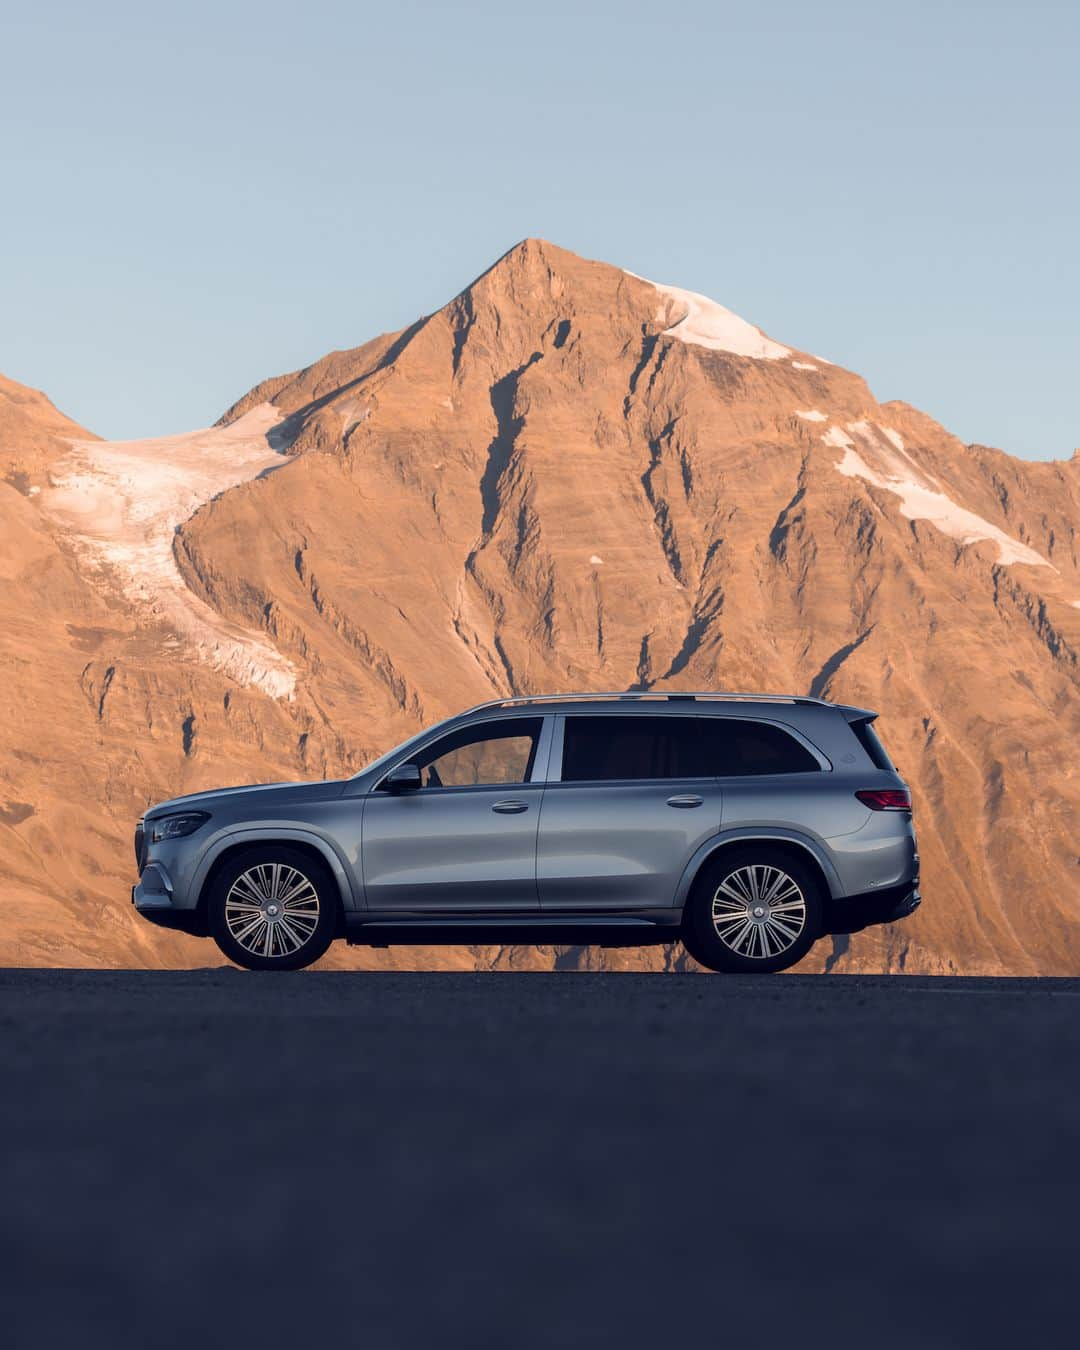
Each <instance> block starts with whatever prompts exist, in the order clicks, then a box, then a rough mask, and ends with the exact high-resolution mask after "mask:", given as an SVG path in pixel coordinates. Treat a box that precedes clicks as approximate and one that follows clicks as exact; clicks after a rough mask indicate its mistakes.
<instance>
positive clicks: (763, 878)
mask: <svg viewBox="0 0 1080 1350" xmlns="http://www.w3.org/2000/svg"><path fill="white" fill-rule="evenodd" d="M712 923H713V929H714V930H715V932H716V936H717V937H718V938H719V939H720V941H721V942H722V943H723V944H724V946H725V947H727V948H728V949H729V950H730V951H733V952H734V953H735V954H736V955H737V956H742V957H749V958H751V959H754V958H756V959H758V960H765V959H769V958H771V957H775V956H781V955H782V954H783V953H784V952H786V951H787V950H788V949H789V948H790V947H793V946H794V945H795V943H796V942H797V941H798V939H799V937H800V935H801V934H802V931H803V929H804V928H805V927H806V897H805V896H804V895H803V893H802V890H801V889H800V887H799V885H798V883H797V882H796V881H795V880H794V879H793V878H792V877H790V876H788V874H787V873H786V872H785V871H783V869H782V868H779V867H772V866H769V865H768V864H764V863H754V864H750V865H748V866H746V867H738V868H736V869H735V870H734V871H732V872H729V873H728V875H727V876H726V877H725V878H724V879H723V881H721V882H720V884H719V886H717V888H716V892H715V894H714V895H713V901H712Z"/></svg>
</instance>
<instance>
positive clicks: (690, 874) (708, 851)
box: [674, 825, 843, 909]
mask: <svg viewBox="0 0 1080 1350" xmlns="http://www.w3.org/2000/svg"><path fill="white" fill-rule="evenodd" d="M763 839H768V840H775V841H776V842H777V843H784V844H797V845H798V846H799V847H800V848H803V849H805V850H806V852H807V853H809V854H810V855H811V857H812V858H813V859H814V861H815V862H817V863H818V865H819V866H820V867H821V870H822V872H823V873H824V876H825V881H826V883H827V884H828V887H829V896H830V898H834V897H836V896H838V895H842V894H843V886H842V884H841V881H840V877H839V874H838V873H837V871H836V868H835V867H834V866H833V864H832V861H831V859H830V858H829V855H828V852H827V851H826V849H825V847H824V845H823V844H822V843H821V841H820V840H819V839H815V838H814V836H813V835H809V834H803V833H802V831H801V830H791V829H781V828H776V829H773V828H771V827H770V826H768V825H747V826H745V827H742V828H736V829H733V830H721V831H720V833H719V834H714V835H712V836H711V837H710V838H709V839H706V840H705V842H704V843H703V844H702V845H701V846H700V847H699V848H698V849H697V851H696V852H695V853H694V854H693V856H692V857H691V858H690V861H689V862H688V863H687V864H686V866H685V867H684V868H683V873H682V876H681V877H680V878H679V884H678V886H677V887H676V889H675V900H674V904H675V907H676V908H677V909H682V907H683V906H684V905H685V904H686V898H687V896H688V895H689V894H690V887H691V886H692V885H693V883H694V878H695V877H696V876H697V874H698V872H699V870H700V868H701V865H702V863H704V862H706V861H707V860H708V858H710V857H711V856H712V854H714V853H715V852H716V851H717V850H718V849H721V848H726V847H727V846H728V845H730V844H741V843H748V842H750V841H752V840H763Z"/></svg>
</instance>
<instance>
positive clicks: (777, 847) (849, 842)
mask: <svg viewBox="0 0 1080 1350" xmlns="http://www.w3.org/2000/svg"><path fill="white" fill-rule="evenodd" d="M875 716H876V714H875V713H873V712H869V711H867V710H866V709H865V708H849V707H843V706H841V705H839V704H832V703H827V702H824V701H823V700H821V699H815V698H798V697H790V696H786V695H772V694H683V693H678V694H579V695H577V694H576V695H554V696H550V697H545V698H511V699H503V700H501V701H499V702H496V703H485V704H482V705H481V706H480V707H477V708H472V709H470V711H468V712H465V713H461V714H460V715H459V716H457V717H452V718H450V719H449V720H448V721H445V722H441V723H439V725H437V726H435V727H432V728H430V729H429V730H427V731H423V732H421V733H420V734H419V735H417V736H414V737H413V738H412V739H411V740H408V741H406V742H405V743H404V744H403V745H399V746H398V747H397V749H395V750H391V751H390V752H389V753H388V754H385V755H383V756H382V757H381V758H380V759H377V760H376V761H375V762H374V763H373V764H370V765H369V766H368V767H367V768H366V769H364V770H363V771H362V772H361V773H359V774H357V775H356V776H355V777H354V778H348V779H345V780H343V781H338V782H319V783H271V784H267V785H265V786H251V787H237V788H223V789H221V790H220V791H217V792H201V793H197V794H196V795H194V796H190V797H177V798H175V799H174V800H172V801H168V802H162V803H161V804H160V805H158V806H155V807H153V808H152V809H151V810H149V811H148V812H147V813H146V816H145V818H144V819H143V820H141V821H139V823H138V825H137V826H136V829H135V854H136V857H137V858H138V864H139V882H138V885H137V886H135V888H134V890H133V892H132V899H133V901H134V904H135V906H136V908H137V909H138V911H139V913H140V914H142V915H144V916H145V917H146V918H147V919H150V920H152V921H154V922H155V923H159V924H163V925H165V926H168V927H174V928H181V929H184V930H185V931H187V932H191V933H197V934H200V935H203V936H207V935H212V936H213V937H214V939H215V940H216V942H217V944H218V946H219V947H220V948H221V950H222V951H223V952H224V953H225V955H226V956H227V957H229V959H230V960H232V961H235V962H237V963H238V964H239V965H242V966H247V967H248V968H249V969H252V970H296V969H298V968H300V967H302V966H306V965H309V964H310V963H311V962H312V961H316V960H318V958H319V957H320V956H322V955H323V953H324V952H325V951H326V950H327V948H328V947H329V945H330V943H331V941H332V940H333V939H334V938H335V937H344V938H345V939H346V940H347V941H348V942H350V943H357V944H362V945H368V946H386V945H388V944H389V943H391V942H394V943H399V942H406V943H408V942H413V943H424V944H427V945H431V944H433V943H442V942H445V943H451V942H453V943H483V942H500V943H506V942H534V943H564V944H565V943H593V944H596V943H600V944H605V945H620V946H627V945H639V944H645V943H657V942H673V941H676V940H681V941H682V942H683V943H684V944H685V946H686V948H687V950H688V951H689V952H690V953H691V955H692V956H693V957H694V958H695V959H696V960H697V961H699V962H700V963H701V964H702V965H704V966H708V967H709V968H710V969H712V970H724V971H773V970H784V969H786V968H787V967H788V966H792V965H794V964H795V963H796V962H797V961H799V960H801V959H802V958H803V957H804V956H805V955H806V953H807V952H808V951H809V949H810V947H811V946H812V945H813V943H814V942H815V940H816V939H817V938H819V937H821V936H823V935H824V934H828V933H850V932H854V931H856V930H857V929H860V928H864V927H866V926H867V925H868V924H873V923H888V922H891V921H892V920H894V919H901V918H904V917H905V916H906V915H908V914H910V913H911V912H912V910H914V909H915V907H916V906H917V905H918V903H919V891H918V883H919V855H918V852H917V851H916V845H915V833H914V830H913V828H912V822H911V798H910V796H909V794H908V790H907V788H906V787H905V785H904V782H903V780H902V779H901V778H900V777H899V775H898V774H897V772H896V769H895V768H894V767H893V765H892V763H891V762H890V760H889V757H888V755H887V754H886V752H885V749H884V747H883V746H882V744H881V742H880V740H879V739H878V737H877V736H876V734H875V732H874V729H873V725H872V723H873V721H874V718H875Z"/></svg>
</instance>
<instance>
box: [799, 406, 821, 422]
mask: <svg viewBox="0 0 1080 1350" xmlns="http://www.w3.org/2000/svg"><path fill="white" fill-rule="evenodd" d="M795 416H796V417H801V418H802V420H803V421H804V422H827V421H828V420H829V414H828V413H823V412H822V411H821V410H820V408H807V409H805V410H804V409H799V408H796V409H795Z"/></svg>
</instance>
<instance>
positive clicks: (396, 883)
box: [361, 715, 551, 913]
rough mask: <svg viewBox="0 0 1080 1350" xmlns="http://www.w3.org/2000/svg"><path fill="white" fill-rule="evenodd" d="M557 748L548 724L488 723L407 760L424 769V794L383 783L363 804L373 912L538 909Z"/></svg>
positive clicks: (527, 720)
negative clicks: (545, 799) (545, 812)
mask: <svg viewBox="0 0 1080 1350" xmlns="http://www.w3.org/2000/svg"><path fill="white" fill-rule="evenodd" d="M549 720H550V719H549ZM550 740H551V730H550V727H548V728H547V730H546V732H545V719H544V718H542V717H536V716H531V717H529V716H520V715H510V716H504V717H499V718H494V719H488V720H486V721H483V722H475V723H471V724H469V725H468V726H466V727H459V728H457V729H456V730H455V731H452V732H449V733H446V734H444V735H442V736H437V737H435V738H434V739H433V740H432V741H431V742H429V743H428V744H427V745H423V746H421V747H419V748H414V749H413V751H412V752H411V753H410V754H408V755H407V756H405V757H404V761H403V762H408V763H413V764H416V765H417V766H418V767H419V769H420V775H421V784H422V785H421V786H420V787H419V788H417V789H415V790H411V791H405V792H397V791H391V790H390V789H389V786H388V785H387V784H386V776H385V775H384V777H383V779H382V780H380V782H379V784H377V785H376V787H375V788H374V789H373V790H372V791H371V792H370V793H369V794H368V796H367V797H366V798H365V801H364V812H363V821H362V827H361V866H362V870H363V879H364V891H365V897H366V904H367V907H368V909H369V910H378V911H391V912H396V913H403V912H415V913H427V912H431V911H437V910H529V909H532V910H535V909H537V908H538V906H539V901H538V898H537V892H536V833H537V827H538V824H539V820H540V802H541V798H542V796H543V792H544V783H543V769H544V767H545V765H546V761H547V752H548V747H549V745H550ZM398 767H399V766H398V765H397V764H394V765H391V766H389V768H388V771H387V772H388V773H389V772H391V771H392V770H393V769H395V768H398Z"/></svg>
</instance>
